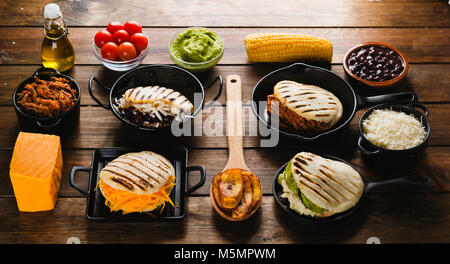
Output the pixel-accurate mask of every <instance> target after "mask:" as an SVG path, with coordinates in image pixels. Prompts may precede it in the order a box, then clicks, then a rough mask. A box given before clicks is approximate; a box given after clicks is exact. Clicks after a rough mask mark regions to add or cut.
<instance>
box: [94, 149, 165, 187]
mask: <svg viewBox="0 0 450 264" xmlns="http://www.w3.org/2000/svg"><path fill="white" fill-rule="evenodd" d="M173 174H174V169H173V167H172V164H170V162H169V161H168V160H167V159H165V158H164V157H162V156H161V155H158V154H156V153H153V152H150V151H142V152H139V153H128V154H125V155H122V156H120V157H118V158H117V159H115V160H113V161H111V162H110V163H109V164H108V165H106V166H105V167H104V168H103V169H102V171H101V173H100V176H101V177H102V178H103V180H104V181H106V182H108V180H110V181H112V182H114V183H116V184H118V185H120V186H122V187H123V188H125V189H127V190H129V191H135V192H145V193H147V192H150V191H152V190H158V189H159V188H160V187H161V186H162V185H164V184H165V183H166V181H167V179H168V178H169V177H170V176H172V175H173Z"/></svg>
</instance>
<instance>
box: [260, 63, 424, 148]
mask: <svg viewBox="0 0 450 264" xmlns="http://www.w3.org/2000/svg"><path fill="white" fill-rule="evenodd" d="M283 80H291V81H296V82H300V83H307V84H313V85H316V86H319V87H321V88H323V89H326V90H328V91H330V92H332V93H333V94H334V95H335V96H336V97H338V98H339V100H340V101H341V103H342V106H343V113H342V117H341V119H340V121H339V122H338V123H337V124H335V125H334V126H333V127H332V128H330V129H328V130H325V131H323V132H321V133H318V134H315V135H312V136H306V135H300V134H297V133H294V132H290V131H285V130H283V129H279V128H278V127H275V126H272V125H271V122H270V116H268V114H267V109H266V107H267V96H268V95H270V94H272V93H273V87H274V86H275V84H276V83H278V82H279V81H283ZM251 100H252V110H253V113H254V114H255V115H256V116H257V117H258V120H259V121H260V122H261V125H264V126H266V127H269V128H271V129H273V130H275V131H279V133H280V134H281V135H283V136H287V137H290V138H295V139H298V140H300V141H303V142H313V141H317V140H318V139H319V138H322V137H325V136H328V135H332V134H336V133H337V132H340V131H341V130H342V129H343V128H344V127H345V126H346V125H348V124H349V123H350V121H352V119H353V117H354V115H355V113H356V111H357V110H359V109H361V108H364V107H367V106H371V105H375V104H379V103H387V102H405V103H412V102H416V101H417V96H416V94H414V93H411V92H402V93H393V94H384V95H378V96H371V97H363V96H360V95H357V94H356V93H355V91H354V90H353V88H352V87H351V86H350V85H349V84H348V83H347V82H346V81H345V80H344V79H342V78H341V77H339V76H338V75H336V74H335V73H333V72H331V71H329V70H326V69H324V68H320V67H315V66H310V65H307V64H303V63H294V64H292V65H290V66H287V67H284V68H281V69H278V70H275V71H273V72H271V73H269V74H267V75H266V76H264V77H263V78H262V79H261V80H260V81H259V82H258V83H257V84H256V86H255V88H254V89H253V92H252V99H251Z"/></svg>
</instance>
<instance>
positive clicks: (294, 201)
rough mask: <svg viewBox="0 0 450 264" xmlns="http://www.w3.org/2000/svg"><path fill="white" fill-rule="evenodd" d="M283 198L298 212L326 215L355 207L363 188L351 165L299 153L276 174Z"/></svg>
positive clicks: (316, 215)
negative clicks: (280, 172)
mask: <svg viewBox="0 0 450 264" xmlns="http://www.w3.org/2000/svg"><path fill="white" fill-rule="evenodd" d="M278 182H279V183H280V184H281V186H282V187H283V194H282V195H281V197H282V198H287V199H288V200H289V204H290V208H291V209H292V210H294V211H296V212H298V213H299V214H302V215H309V216H312V217H328V216H331V215H334V214H337V213H341V212H344V211H346V210H348V209H350V208H352V207H353V206H355V205H356V204H357V203H358V201H359V200H360V198H361V196H362V193H363V191H364V183H363V181H362V178H361V176H360V175H359V173H358V172H357V171H355V170H354V169H353V168H352V167H351V166H350V165H348V164H346V163H344V162H340V161H335V160H331V159H325V158H323V157H320V156H318V155H315V154H312V153H308V152H300V153H298V154H296V155H295V156H294V158H293V159H292V160H291V162H290V163H289V165H288V166H287V167H286V169H285V171H284V172H283V174H280V175H279V177H278Z"/></svg>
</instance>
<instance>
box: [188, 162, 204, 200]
mask: <svg viewBox="0 0 450 264" xmlns="http://www.w3.org/2000/svg"><path fill="white" fill-rule="evenodd" d="M186 170H187V172H188V175H189V172H191V171H200V181H199V182H198V183H197V184H196V185H194V186H193V187H191V188H190V189H188V190H187V191H186V196H189V195H191V193H193V192H194V191H196V190H197V189H198V188H200V187H202V186H203V185H204V184H205V181H206V169H205V167H203V166H190V167H187V168H186Z"/></svg>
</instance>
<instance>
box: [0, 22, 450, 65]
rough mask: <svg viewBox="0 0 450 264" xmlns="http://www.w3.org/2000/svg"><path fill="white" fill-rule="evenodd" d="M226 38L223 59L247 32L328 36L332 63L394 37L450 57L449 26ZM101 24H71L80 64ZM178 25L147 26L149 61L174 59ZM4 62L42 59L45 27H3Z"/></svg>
mask: <svg viewBox="0 0 450 264" xmlns="http://www.w3.org/2000/svg"><path fill="white" fill-rule="evenodd" d="M213 29H214V30H216V31H217V32H218V33H219V34H220V35H221V36H222V37H223V38H224V41H225V53H224V55H223V58H222V60H221V61H220V62H219V63H220V64H233V65H234V64H246V63H248V60H247V54H246V52H245V47H244V44H243V40H244V37H245V36H246V35H247V34H250V33H257V32H290V33H299V34H311V35H319V36H323V37H325V38H327V39H329V40H330V41H332V42H333V47H334V54H333V63H341V62H342V59H343V57H344V55H345V53H346V52H347V51H348V50H349V49H350V48H351V47H353V46H355V45H357V44H360V43H362V42H366V41H381V42H386V43H389V44H391V45H393V46H395V47H397V48H399V49H400V50H402V51H403V52H404V53H405V54H406V56H407V57H408V59H409V61H410V62H412V63H419V62H420V63H426V62H431V63H438V62H450V49H448V46H449V45H450V42H449V41H450V38H449V37H448V36H449V35H450V28H277V29H274V28H213ZM98 30H100V28H70V29H69V31H70V38H71V40H72V42H73V45H74V48H75V53H76V59H75V63H77V64H100V62H99V61H98V60H97V58H96V57H95V56H94V54H93V50H92V42H93V38H94V35H95V33H96V32H97V31H98ZM179 30H180V29H179V28H146V29H145V30H144V31H145V32H146V33H147V34H148V35H149V37H150V52H149V55H148V56H147V57H146V58H145V59H144V63H147V64H149V63H152V64H167V63H173V62H172V60H171V59H170V58H169V54H168V47H167V46H168V42H169V40H170V38H171V37H172V36H173V35H174V34H175V33H176V32H177V31H179ZM0 32H2V34H0V43H1V46H0V47H1V49H0V52H1V54H0V63H1V64H40V63H41V58H40V56H39V54H40V49H41V43H42V39H43V35H42V29H41V28H23V27H5V28H0Z"/></svg>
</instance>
